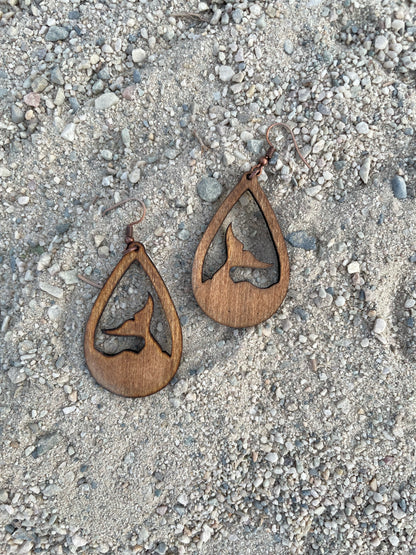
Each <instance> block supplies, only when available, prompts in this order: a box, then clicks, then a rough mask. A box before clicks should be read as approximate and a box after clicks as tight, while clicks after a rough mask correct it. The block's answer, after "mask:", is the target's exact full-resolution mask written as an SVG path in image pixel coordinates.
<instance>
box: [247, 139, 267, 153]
mask: <svg viewBox="0 0 416 555" xmlns="http://www.w3.org/2000/svg"><path fill="white" fill-rule="evenodd" d="M246 148H247V150H248V151H249V152H252V153H253V154H261V153H262V152H263V151H264V150H265V148H264V141H263V140H259V139H249V140H248V141H247V143H246Z"/></svg>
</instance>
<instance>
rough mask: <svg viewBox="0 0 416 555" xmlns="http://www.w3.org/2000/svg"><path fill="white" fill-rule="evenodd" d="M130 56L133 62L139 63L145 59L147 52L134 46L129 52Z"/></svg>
mask: <svg viewBox="0 0 416 555" xmlns="http://www.w3.org/2000/svg"><path fill="white" fill-rule="evenodd" d="M131 58H132V60H133V62H134V63H135V64H141V63H143V62H144V61H145V60H146V58H147V53H146V51H145V50H143V48H135V49H134V50H133V51H132V53H131Z"/></svg>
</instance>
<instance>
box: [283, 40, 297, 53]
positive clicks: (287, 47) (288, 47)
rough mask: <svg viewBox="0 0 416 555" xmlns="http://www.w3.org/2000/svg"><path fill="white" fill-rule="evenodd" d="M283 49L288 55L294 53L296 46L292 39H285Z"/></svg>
mask: <svg viewBox="0 0 416 555" xmlns="http://www.w3.org/2000/svg"><path fill="white" fill-rule="evenodd" d="M283 50H284V51H285V52H286V54H287V55H288V56H291V55H292V54H293V51H294V47H293V43H292V41H291V40H285V42H284V43H283Z"/></svg>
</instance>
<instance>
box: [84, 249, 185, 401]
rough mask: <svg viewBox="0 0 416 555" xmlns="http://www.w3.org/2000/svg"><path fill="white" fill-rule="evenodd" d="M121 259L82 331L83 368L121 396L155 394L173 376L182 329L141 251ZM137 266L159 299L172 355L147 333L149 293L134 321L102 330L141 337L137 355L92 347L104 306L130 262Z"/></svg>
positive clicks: (108, 332)
mask: <svg viewBox="0 0 416 555" xmlns="http://www.w3.org/2000/svg"><path fill="white" fill-rule="evenodd" d="M136 245H138V249H137V250H135V251H132V252H129V253H127V254H125V255H124V256H123V258H122V259H121V260H120V262H119V263H118V264H117V266H116V267H115V268H114V270H113V272H112V274H111V275H110V277H109V278H108V280H107V281H106V283H105V285H104V287H103V288H102V290H101V292H100V293H99V295H98V297H97V299H96V301H95V304H94V306H93V309H92V311H91V315H90V317H89V320H88V323H87V327H86V330H85V339H84V353H85V359H86V362H87V366H88V368H89V370H90V372H91V374H92V375H93V376H94V378H95V379H96V380H97V382H98V383H99V384H100V385H102V386H103V387H105V388H106V389H108V390H110V391H112V392H113V393H117V394H118V395H124V396H125V397H144V396H146V395H151V394H152V393H156V392H157V391H159V390H160V389H162V388H163V387H165V385H167V384H168V383H169V382H170V380H171V379H172V378H173V376H174V375H175V373H176V371H177V369H178V366H179V362H180V359H181V355H182V330H181V325H180V322H179V318H178V314H177V312H176V309H175V306H174V304H173V302H172V299H171V298H170V295H169V292H168V290H167V288H166V285H165V284H164V282H163V280H162V278H161V276H160V274H159V272H158V271H157V270H156V268H155V266H154V264H153V263H152V261H151V260H150V258H149V257H148V256H147V254H146V251H145V248H144V246H143V245H141V244H140V243H136ZM135 261H137V262H138V263H139V264H141V266H142V268H143V270H144V271H145V272H146V274H147V275H148V276H149V279H150V281H151V283H152V285H153V287H154V289H155V291H156V293H157V295H158V297H159V299H160V302H161V305H162V307H163V310H164V311H165V315H166V319H167V321H168V324H169V328H170V333H171V336H172V352H171V354H170V355H169V354H167V353H165V352H163V351H162V349H161V347H160V345H159V344H158V343H157V341H156V340H155V339H154V337H153V336H152V334H151V333H150V320H151V318H152V314H153V298H152V296H151V295H150V294H149V297H148V299H147V302H146V304H145V306H144V307H143V308H142V309H141V310H140V311H139V312H136V314H135V315H134V318H133V319H131V320H126V321H125V322H124V323H123V324H121V326H119V327H118V328H115V329H113V330H103V332H104V333H107V334H108V335H119V336H129V335H130V336H137V337H143V339H144V341H145V344H144V347H143V349H142V350H141V351H140V352H138V353H137V352H134V351H131V350H125V351H122V352H121V353H117V354H116V355H108V354H105V353H102V352H100V351H98V350H97V349H96V348H95V332H96V328H97V325H98V322H99V320H100V318H101V315H102V313H103V311H104V308H105V306H106V305H107V303H108V300H109V298H110V297H111V294H112V293H113V291H114V289H115V288H116V286H117V284H118V283H119V281H120V280H121V278H122V277H123V275H124V274H125V272H126V271H127V270H128V268H129V267H130V265H131V264H133V262H135ZM133 300H134V299H133Z"/></svg>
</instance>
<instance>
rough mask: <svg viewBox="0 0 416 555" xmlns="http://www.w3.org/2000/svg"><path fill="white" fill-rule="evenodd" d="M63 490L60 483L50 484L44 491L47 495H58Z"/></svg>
mask: <svg viewBox="0 0 416 555" xmlns="http://www.w3.org/2000/svg"><path fill="white" fill-rule="evenodd" d="M60 491H61V488H60V487H59V486H58V484H49V485H48V486H46V488H45V489H44V490H43V491H42V493H43V495H44V496H45V497H53V496H54V495H57V494H58V493H59V492H60Z"/></svg>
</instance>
